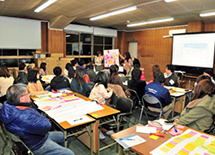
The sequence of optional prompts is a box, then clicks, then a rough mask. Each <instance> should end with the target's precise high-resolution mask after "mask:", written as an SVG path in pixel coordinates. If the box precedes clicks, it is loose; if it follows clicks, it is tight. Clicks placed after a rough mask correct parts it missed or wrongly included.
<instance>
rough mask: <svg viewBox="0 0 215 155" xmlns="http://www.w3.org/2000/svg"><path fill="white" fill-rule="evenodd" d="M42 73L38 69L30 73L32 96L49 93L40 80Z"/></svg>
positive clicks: (29, 89)
mask: <svg viewBox="0 0 215 155" xmlns="http://www.w3.org/2000/svg"><path fill="white" fill-rule="evenodd" d="M39 78H40V75H39V71H38V70H33V69H32V70H31V71H30V72H29V74H28V81H29V82H28V87H27V89H28V91H29V92H30V93H31V95H32V96H35V95H42V94H48V93H49V91H44V89H43V86H42V84H41V82H40V80H39Z"/></svg>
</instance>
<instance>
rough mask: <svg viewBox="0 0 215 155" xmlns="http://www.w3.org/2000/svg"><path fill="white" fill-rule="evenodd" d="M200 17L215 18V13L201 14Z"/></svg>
mask: <svg viewBox="0 0 215 155" xmlns="http://www.w3.org/2000/svg"><path fill="white" fill-rule="evenodd" d="M199 15H200V16H201V17H206V16H214V15H215V12H206V13H200V14H199Z"/></svg>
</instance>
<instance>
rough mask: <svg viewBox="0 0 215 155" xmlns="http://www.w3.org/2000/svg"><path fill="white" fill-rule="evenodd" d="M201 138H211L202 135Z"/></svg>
mask: <svg viewBox="0 0 215 155" xmlns="http://www.w3.org/2000/svg"><path fill="white" fill-rule="evenodd" d="M200 137H202V138H204V139H208V138H209V137H208V136H205V135H201V136H200Z"/></svg>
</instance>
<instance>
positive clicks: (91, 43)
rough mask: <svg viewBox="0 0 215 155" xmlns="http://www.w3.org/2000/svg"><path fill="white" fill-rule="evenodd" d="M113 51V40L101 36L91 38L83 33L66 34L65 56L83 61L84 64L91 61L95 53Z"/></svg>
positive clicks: (91, 36) (90, 35)
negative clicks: (106, 50)
mask: <svg viewBox="0 0 215 155" xmlns="http://www.w3.org/2000/svg"><path fill="white" fill-rule="evenodd" d="M105 49H113V38H112V37H103V36H93V35H92V34H85V33H81V34H78V33H67V34H66V55H67V56H72V57H74V58H78V59H79V60H80V58H81V59H84V60H85V62H86V63H87V62H89V61H90V60H93V57H94V56H95V55H96V54H97V51H101V52H102V53H103V51H104V50H105Z"/></svg>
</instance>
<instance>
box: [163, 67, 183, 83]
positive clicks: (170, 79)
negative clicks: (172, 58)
mask: <svg viewBox="0 0 215 155" xmlns="http://www.w3.org/2000/svg"><path fill="white" fill-rule="evenodd" d="M174 71H175V67H174V66H173V65H171V64H169V65H166V70H165V81H164V85H166V86H174V87H178V86H179V82H178V76H177V75H176V74H175V73H174Z"/></svg>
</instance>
